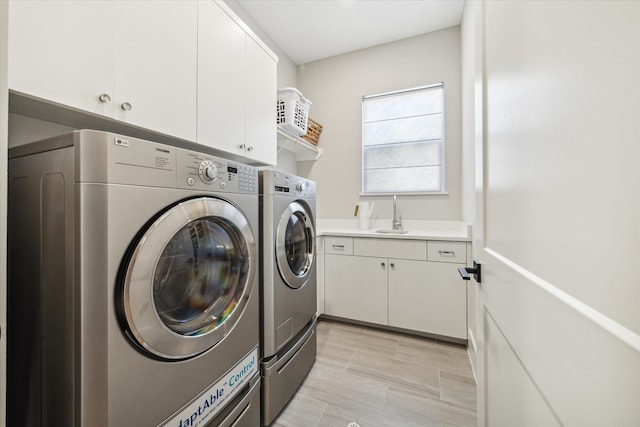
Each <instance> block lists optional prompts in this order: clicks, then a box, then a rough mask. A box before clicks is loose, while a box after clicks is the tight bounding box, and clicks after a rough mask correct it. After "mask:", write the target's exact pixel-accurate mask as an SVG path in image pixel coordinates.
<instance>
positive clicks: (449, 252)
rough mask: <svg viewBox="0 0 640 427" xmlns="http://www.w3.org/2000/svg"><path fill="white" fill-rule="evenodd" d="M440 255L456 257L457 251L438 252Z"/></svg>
mask: <svg viewBox="0 0 640 427" xmlns="http://www.w3.org/2000/svg"><path fill="white" fill-rule="evenodd" d="M438 253H439V254H440V255H455V254H456V252H455V251H438Z"/></svg>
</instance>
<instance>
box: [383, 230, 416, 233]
mask: <svg viewBox="0 0 640 427" xmlns="http://www.w3.org/2000/svg"><path fill="white" fill-rule="evenodd" d="M408 232H409V230H376V233H384V234H407V233H408Z"/></svg>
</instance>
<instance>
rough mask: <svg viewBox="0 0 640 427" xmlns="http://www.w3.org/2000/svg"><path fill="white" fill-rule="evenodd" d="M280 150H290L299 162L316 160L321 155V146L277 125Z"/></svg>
mask: <svg viewBox="0 0 640 427" xmlns="http://www.w3.org/2000/svg"><path fill="white" fill-rule="evenodd" d="M280 150H287V151H291V152H292V153H294V154H295V155H296V160H297V161H299V162H301V161H307V160H311V161H313V160H318V159H319V158H320V156H322V148H320V147H318V146H316V145H313V144H311V143H310V142H308V141H305V140H304V139H302V138H300V137H299V136H296V135H294V134H292V133H291V132H289V131H287V130H286V129H283V128H282V127H280V126H278V152H279V151H280Z"/></svg>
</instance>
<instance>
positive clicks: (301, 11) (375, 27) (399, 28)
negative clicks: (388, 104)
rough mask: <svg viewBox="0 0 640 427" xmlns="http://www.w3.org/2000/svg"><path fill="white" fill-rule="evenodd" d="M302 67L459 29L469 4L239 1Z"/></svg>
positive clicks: (434, 0) (437, 0)
mask: <svg viewBox="0 0 640 427" xmlns="http://www.w3.org/2000/svg"><path fill="white" fill-rule="evenodd" d="M238 3H239V4H240V5H241V6H242V7H243V8H244V9H245V10H246V11H247V13H248V14H249V15H250V16H251V17H252V18H253V19H254V20H255V21H256V22H257V23H258V24H259V25H260V26H261V27H262V29H263V30H264V31H265V32H266V33H267V34H268V35H269V37H271V39H272V40H273V41H274V42H275V43H277V44H278V46H279V47H280V48H281V49H282V50H283V51H284V53H285V54H286V55H287V56H288V57H289V58H291V60H292V61H293V62H295V63H296V64H298V65H302V64H306V63H308V62H311V61H315V60H318V59H322V58H328V57H330V56H335V55H339V54H342V53H346V52H352V51H354V50H358V49H363V48H367V47H371V46H376V45H379V44H383V43H388V42H392V41H395V40H401V39H405V38H407V37H413V36H417V35H420V34H424V33H429V32H432V31H437V30H441V29H443V28H448V27H452V26H454V25H458V24H460V20H461V19H462V7H463V4H464V0H238Z"/></svg>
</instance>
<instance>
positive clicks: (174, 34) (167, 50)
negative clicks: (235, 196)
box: [89, 0, 198, 141]
mask: <svg viewBox="0 0 640 427" xmlns="http://www.w3.org/2000/svg"><path fill="white" fill-rule="evenodd" d="M89 3H94V2H89ZM116 4H117V19H116V21H115V25H116V28H117V31H116V44H115V52H116V61H115V65H116V68H115V76H116V89H115V96H116V97H115V100H114V101H115V102H114V108H115V118H116V119H118V120H121V121H124V122H128V123H131V124H134V125H137V126H141V127H143V128H147V129H152V130H154V131H156V132H161V133H164V134H168V135H172V136H177V137H180V138H183V139H186V140H189V141H195V140H196V72H197V41H198V40H197V25H198V3H197V2H196V1H195V0H183V1H179V2H178V1H120V2H117V3H116ZM126 103H128V105H130V106H131V109H130V110H127V109H126V108H127V107H126Z"/></svg>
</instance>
